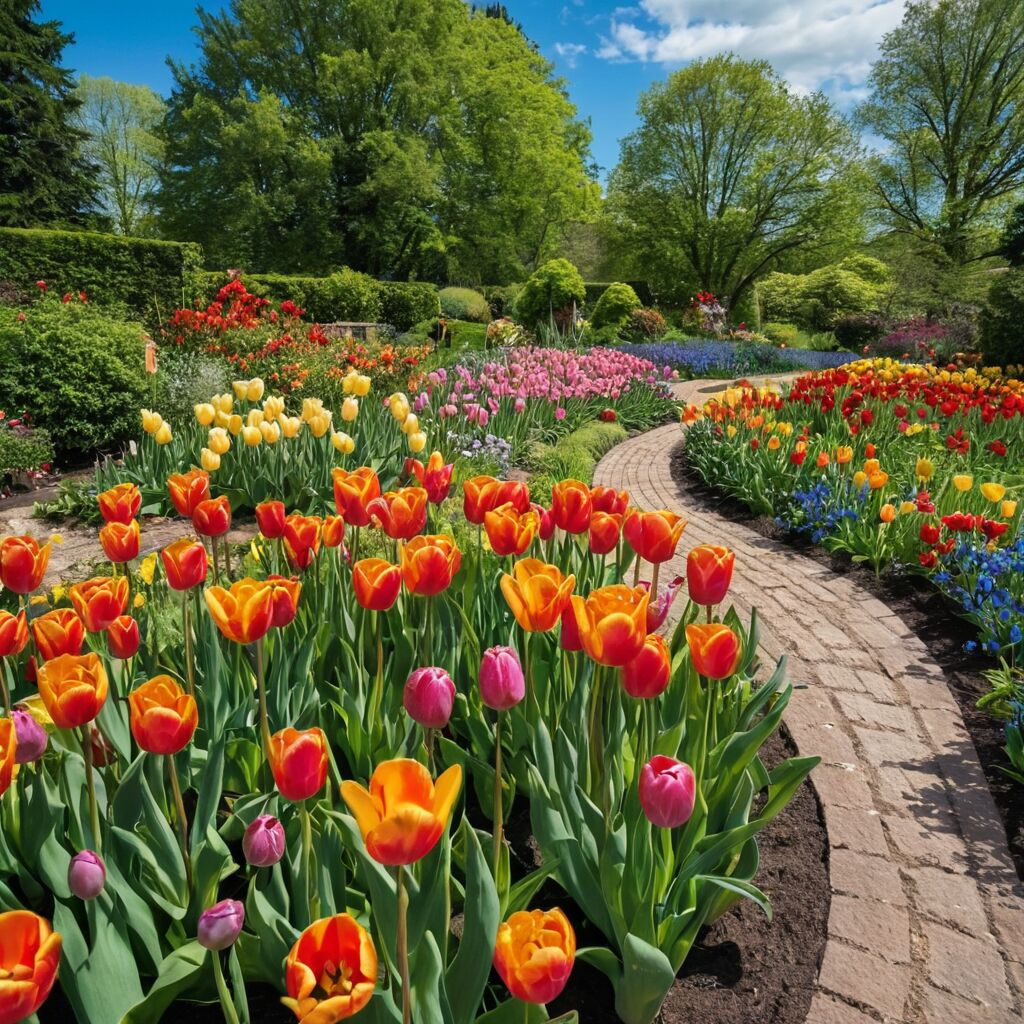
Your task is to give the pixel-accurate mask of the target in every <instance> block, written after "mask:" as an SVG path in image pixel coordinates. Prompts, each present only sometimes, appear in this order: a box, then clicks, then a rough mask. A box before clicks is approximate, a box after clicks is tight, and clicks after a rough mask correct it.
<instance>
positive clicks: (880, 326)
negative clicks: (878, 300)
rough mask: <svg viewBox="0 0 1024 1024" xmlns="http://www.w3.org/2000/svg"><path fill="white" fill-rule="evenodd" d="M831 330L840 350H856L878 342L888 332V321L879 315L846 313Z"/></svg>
mask: <svg viewBox="0 0 1024 1024" xmlns="http://www.w3.org/2000/svg"><path fill="white" fill-rule="evenodd" d="M832 330H833V332H834V333H835V336H836V342H837V344H838V345H839V347H840V348H848V349H851V350H857V349H862V348H863V347H864V346H865V345H873V344H874V343H875V342H876V341H878V339H879V338H881V337H882V335H883V334H885V333H886V331H887V330H888V321H887V320H886V318H885V317H884V316H882V314H881V313H848V314H847V315H846V316H841V317H840V318H839V319H838V320H837V321H836V322H835V325H834V326H833V328H832Z"/></svg>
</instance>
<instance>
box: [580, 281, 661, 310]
mask: <svg viewBox="0 0 1024 1024" xmlns="http://www.w3.org/2000/svg"><path fill="white" fill-rule="evenodd" d="M613 283H614V282H612V281H587V282H586V283H585V284H584V286H583V288H584V300H583V301H584V304H585V305H586V307H587V309H593V308H594V306H596V305H597V303H598V301H599V300H600V298H601V296H602V295H604V293H605V292H606V291H607V290H608V288H610V287H611V285H612V284H613ZM626 284H628V285H629V287H630V288H632V289H633V291H634V292H636V296H637V298H638V299H639V300H640V304H641V305H643V306H651V305H653V304H654V294H653V293H652V292H651V286H650V285H649V284H648V283H647V282H646V281H627V282H626Z"/></svg>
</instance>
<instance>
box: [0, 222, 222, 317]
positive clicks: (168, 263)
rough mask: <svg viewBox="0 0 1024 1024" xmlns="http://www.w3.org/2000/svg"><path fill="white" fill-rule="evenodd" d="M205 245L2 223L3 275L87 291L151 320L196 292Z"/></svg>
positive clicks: (93, 298) (24, 284) (31, 287)
mask: <svg viewBox="0 0 1024 1024" xmlns="http://www.w3.org/2000/svg"><path fill="white" fill-rule="evenodd" d="M201 266H202V249H201V248H200V247H199V246H198V245H195V244H193V243H191V242H163V241H158V240H156V239H151V238H125V237H123V236H121V235H105V234H100V233H99V232H96V231H50V230H46V229H42V228H0V281H9V282H12V283H13V284H14V285H16V286H17V288H18V289H20V290H22V291H30V292H32V293H35V292H36V285H35V282H36V281H45V282H46V283H47V285H48V287H49V290H50V292H51V293H53V292H56V293H57V294H62V293H64V292H73V293H75V294H77V293H78V292H83V291H84V292H85V293H86V294H87V295H88V297H89V301H90V302H95V303H99V304H101V305H123V306H126V307H127V308H128V309H129V310H130V311H131V312H132V313H134V314H135V315H136V316H140V317H142V318H143V319H144V320H145V321H146V322H147V323H148V324H153V325H155V324H156V323H158V322H159V321H160V320H161V319H165V318H166V317H168V316H170V314H171V312H172V310H174V309H175V308H176V307H177V306H179V305H181V302H182V299H183V297H184V298H185V299H186V301H187V298H188V297H189V296H190V295H192V294H193V293H194V292H195V289H196V287H197V284H198V281H197V278H198V276H199V269H200V267H201Z"/></svg>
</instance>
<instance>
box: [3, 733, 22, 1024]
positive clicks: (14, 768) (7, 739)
mask: <svg viewBox="0 0 1024 1024" xmlns="http://www.w3.org/2000/svg"><path fill="white" fill-rule="evenodd" d="M17 746H18V734H17V732H16V731H15V728H14V719H13V718H0V796H3V795H4V793H6V792H7V790H8V789H10V788H11V783H12V782H13V781H14V777H15V775H17V774H18V762H17V760H16V757H17ZM2 948H3V935H2V934H0V949H2ZM2 977H3V976H2V975H0V978H2ZM2 1019H3V982H2V981H0V1020H2Z"/></svg>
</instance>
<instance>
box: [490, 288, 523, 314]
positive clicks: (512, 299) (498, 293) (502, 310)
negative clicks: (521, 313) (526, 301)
mask: <svg viewBox="0 0 1024 1024" xmlns="http://www.w3.org/2000/svg"><path fill="white" fill-rule="evenodd" d="M522 290H523V286H522V285H521V284H499V285H486V286H485V287H483V288H481V289H480V291H481V293H482V294H483V296H484V298H485V299H486V300H487V301H488V302H489V303H490V306H491V319H492V320H498V319H500V318H501V317H503V316H512V314H513V312H514V311H515V308H516V299H517V298H519V295H520V293H521V292H522Z"/></svg>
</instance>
